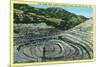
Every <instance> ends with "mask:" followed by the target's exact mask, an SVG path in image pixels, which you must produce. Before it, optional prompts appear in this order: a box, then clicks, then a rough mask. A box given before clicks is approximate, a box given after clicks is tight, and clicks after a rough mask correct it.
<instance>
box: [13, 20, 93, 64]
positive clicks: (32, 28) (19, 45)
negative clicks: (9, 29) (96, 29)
mask: <svg viewBox="0 0 100 67" xmlns="http://www.w3.org/2000/svg"><path fill="white" fill-rule="evenodd" d="M23 25H25V26H24V27H25V28H22V27H20V26H23ZM23 25H21V24H15V25H14V29H18V31H15V33H14V37H13V38H14V63H26V62H27V63H29V62H45V61H68V60H83V59H92V58H93V19H89V20H87V21H85V22H83V23H81V24H79V25H77V26H75V27H74V28H71V29H69V30H66V31H62V30H58V29H55V28H53V27H52V26H48V25H46V24H45V23H40V24H33V25H32V24H23ZM16 26H18V28H17V27H16Z"/></svg>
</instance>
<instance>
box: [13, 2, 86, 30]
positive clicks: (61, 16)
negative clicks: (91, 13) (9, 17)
mask: <svg viewBox="0 0 100 67" xmlns="http://www.w3.org/2000/svg"><path fill="white" fill-rule="evenodd" d="M87 19H88V18H86V17H84V16H79V15H76V14H74V13H71V12H68V11H66V10H64V9H62V8H58V7H57V8H56V7H50V8H46V9H43V8H35V7H32V6H29V5H26V4H14V23H23V24H30V23H46V24H48V25H51V26H54V27H55V28H58V29H61V30H67V29H70V28H72V27H74V26H76V25H78V24H80V23H81V22H84V21H86V20H87Z"/></svg>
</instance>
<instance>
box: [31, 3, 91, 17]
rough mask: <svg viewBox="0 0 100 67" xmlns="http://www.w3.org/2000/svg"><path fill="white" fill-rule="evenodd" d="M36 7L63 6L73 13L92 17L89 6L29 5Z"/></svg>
mask: <svg viewBox="0 0 100 67" xmlns="http://www.w3.org/2000/svg"><path fill="white" fill-rule="evenodd" d="M31 6H33V7H36V8H48V7H59V8H63V9H64V10H66V11H69V12H71V13H75V14H77V15H82V16H85V17H87V18H90V17H93V8H91V7H88V8H87V7H84V8H83V7H72V6H48V5H31Z"/></svg>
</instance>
